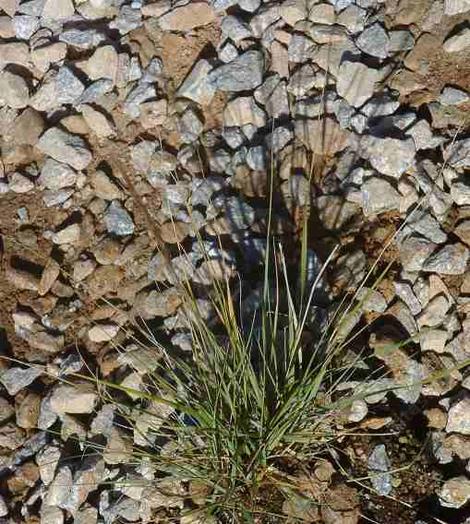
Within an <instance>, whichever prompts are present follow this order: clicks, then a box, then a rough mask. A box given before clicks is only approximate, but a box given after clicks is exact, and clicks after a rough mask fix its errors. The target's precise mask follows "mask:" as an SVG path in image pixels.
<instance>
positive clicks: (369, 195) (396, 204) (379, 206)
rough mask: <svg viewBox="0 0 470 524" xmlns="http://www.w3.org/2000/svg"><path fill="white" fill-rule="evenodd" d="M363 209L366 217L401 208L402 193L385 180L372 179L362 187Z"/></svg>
mask: <svg viewBox="0 0 470 524" xmlns="http://www.w3.org/2000/svg"><path fill="white" fill-rule="evenodd" d="M361 191H362V208H363V211H364V214H365V215H366V216H370V215H374V214H377V213H383V212H384V211H391V210H393V209H399V208H400V200H401V196H400V193H398V191H397V190H396V189H395V188H394V187H393V186H392V184H390V182H388V181H387V180H384V179H383V178H379V177H370V178H368V179H367V180H366V181H365V182H364V183H363V184H362V186H361Z"/></svg>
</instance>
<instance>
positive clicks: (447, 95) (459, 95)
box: [439, 86, 470, 106]
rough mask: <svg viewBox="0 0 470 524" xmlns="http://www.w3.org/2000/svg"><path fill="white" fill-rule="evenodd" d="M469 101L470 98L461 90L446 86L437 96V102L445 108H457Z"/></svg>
mask: <svg viewBox="0 0 470 524" xmlns="http://www.w3.org/2000/svg"><path fill="white" fill-rule="evenodd" d="M469 100H470V96H468V93H467V92H466V91H464V90H463V89H457V88H456V87H452V86H446V87H444V89H443V90H442V93H441V94H440V96H439V102H440V103H441V104H444V105H446V106H457V105H460V104H465V103H466V102H468V101H469Z"/></svg>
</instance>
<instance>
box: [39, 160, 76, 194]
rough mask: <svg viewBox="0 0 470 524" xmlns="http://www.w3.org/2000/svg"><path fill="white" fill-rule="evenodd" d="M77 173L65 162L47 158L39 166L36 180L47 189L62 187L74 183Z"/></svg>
mask: <svg viewBox="0 0 470 524" xmlns="http://www.w3.org/2000/svg"><path fill="white" fill-rule="evenodd" d="M76 181H77V173H76V172H75V171H74V170H73V169H72V168H71V167H70V166H68V165H67V164H62V163H61V162H57V161H56V160H53V159H52V158H48V159H47V160H46V162H45V163H44V165H43V166H42V168H41V174H40V176H39V177H38V182H39V184H40V185H41V186H44V187H46V188H47V189H54V190H57V189H63V188H64V187H69V186H73V185H75V182H76Z"/></svg>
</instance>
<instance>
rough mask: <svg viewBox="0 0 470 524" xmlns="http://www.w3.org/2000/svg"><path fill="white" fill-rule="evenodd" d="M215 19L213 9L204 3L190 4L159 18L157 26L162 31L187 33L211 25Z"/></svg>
mask: <svg viewBox="0 0 470 524" xmlns="http://www.w3.org/2000/svg"><path fill="white" fill-rule="evenodd" d="M215 18H216V14H215V11H214V9H213V8H212V7H211V6H209V5H207V3H205V2H197V1H196V2H190V3H189V4H187V5H184V6H181V7H176V8H174V9H172V10H171V11H170V12H168V13H166V14H164V15H162V16H160V18H159V19H158V25H159V26H160V27H161V28H162V29H163V30H164V31H181V32H185V31H189V30H191V29H194V28H195V27H201V26H204V25H207V24H210V23H212V22H213V21H214V20H215Z"/></svg>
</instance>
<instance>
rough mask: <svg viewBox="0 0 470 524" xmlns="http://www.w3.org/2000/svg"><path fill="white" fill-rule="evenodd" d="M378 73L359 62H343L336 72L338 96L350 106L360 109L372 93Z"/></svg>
mask: <svg viewBox="0 0 470 524" xmlns="http://www.w3.org/2000/svg"><path fill="white" fill-rule="evenodd" d="M378 80H379V72H378V71H377V70H376V69H372V68H370V67H367V66H366V65H365V64H362V63H361V62H343V63H342V64H341V66H340V68H339V71H338V79H337V84H336V89H337V91H338V94H339V95H340V96H341V97H343V98H344V99H345V100H347V101H348V102H349V103H350V104H351V105H352V106H354V107H360V106H362V104H364V102H367V100H369V98H370V97H371V96H372V95H373V93H374V88H375V84H376V82H377V81H378Z"/></svg>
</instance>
